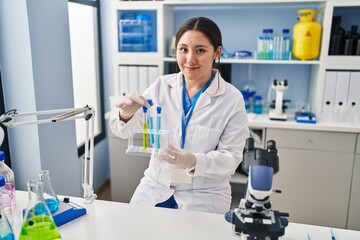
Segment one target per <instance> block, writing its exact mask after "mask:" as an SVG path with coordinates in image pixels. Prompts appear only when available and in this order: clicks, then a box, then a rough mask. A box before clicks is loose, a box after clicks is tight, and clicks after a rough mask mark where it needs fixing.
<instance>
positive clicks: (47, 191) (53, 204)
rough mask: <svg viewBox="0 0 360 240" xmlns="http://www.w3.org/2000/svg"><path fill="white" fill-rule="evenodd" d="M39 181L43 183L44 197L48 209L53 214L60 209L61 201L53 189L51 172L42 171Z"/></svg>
mask: <svg viewBox="0 0 360 240" xmlns="http://www.w3.org/2000/svg"><path fill="white" fill-rule="evenodd" d="M39 181H40V182H42V183H43V193H44V194H43V196H44V199H45V202H46V204H47V207H48V208H49V210H50V212H51V213H54V212H56V211H57V210H58V209H59V199H58V198H57V196H56V194H55V191H54V189H53V187H52V184H51V181H50V172H49V170H42V171H40V172H39Z"/></svg>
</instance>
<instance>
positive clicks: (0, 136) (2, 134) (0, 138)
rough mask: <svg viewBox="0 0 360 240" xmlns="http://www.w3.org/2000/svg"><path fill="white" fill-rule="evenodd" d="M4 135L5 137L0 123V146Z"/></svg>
mask: <svg viewBox="0 0 360 240" xmlns="http://www.w3.org/2000/svg"><path fill="white" fill-rule="evenodd" d="M4 137H5V132H4V129H3V128H2V127H1V125H0V147H1V145H2V143H3V141H4Z"/></svg>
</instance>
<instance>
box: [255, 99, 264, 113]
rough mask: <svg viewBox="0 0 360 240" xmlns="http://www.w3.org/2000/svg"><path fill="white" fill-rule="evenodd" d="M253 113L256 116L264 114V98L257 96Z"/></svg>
mask: <svg viewBox="0 0 360 240" xmlns="http://www.w3.org/2000/svg"><path fill="white" fill-rule="evenodd" d="M253 112H254V113H256V114H262V112H263V104H262V97H261V96H260V95H256V96H255V99H254V107H253Z"/></svg>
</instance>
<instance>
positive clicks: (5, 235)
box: [0, 206, 15, 240]
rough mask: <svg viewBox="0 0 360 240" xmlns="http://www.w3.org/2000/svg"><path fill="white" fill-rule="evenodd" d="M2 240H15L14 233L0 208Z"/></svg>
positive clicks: (0, 235)
mask: <svg viewBox="0 0 360 240" xmlns="http://www.w3.org/2000/svg"><path fill="white" fill-rule="evenodd" d="M0 240H15V237H14V231H13V229H12V228H11V225H10V223H9V221H8V219H7V217H6V215H5V212H4V210H3V209H2V207H1V206H0Z"/></svg>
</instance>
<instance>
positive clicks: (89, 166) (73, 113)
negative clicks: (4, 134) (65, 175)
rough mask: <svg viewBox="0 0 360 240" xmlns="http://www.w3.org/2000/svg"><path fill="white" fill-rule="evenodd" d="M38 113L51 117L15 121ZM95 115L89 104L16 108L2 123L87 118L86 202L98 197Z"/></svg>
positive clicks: (83, 165) (82, 181)
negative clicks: (34, 109)
mask: <svg viewBox="0 0 360 240" xmlns="http://www.w3.org/2000/svg"><path fill="white" fill-rule="evenodd" d="M37 115H51V117H49V118H46V119H41V120H34V121H24V122H16V121H15V119H16V118H19V117H20V118H21V117H26V116H37ZM94 116H95V110H94V109H93V108H91V107H89V106H85V107H83V108H69V109H57V110H47V111H38V112H28V113H18V112H17V110H16V109H13V110H10V111H8V112H6V113H5V114H3V115H1V116H0V123H1V124H2V125H3V126H5V127H9V128H12V127H17V126H24V125H32V124H45V123H57V122H62V121H68V120H76V119H85V121H86V127H85V154H84V159H83V163H82V178H81V183H82V187H83V189H84V194H83V197H84V198H85V201H84V203H92V202H93V200H94V199H96V197H97V196H96V194H95V193H94V190H93V171H94V169H93V162H94ZM0 146H1V143H0Z"/></svg>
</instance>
